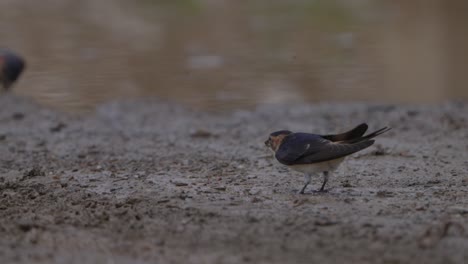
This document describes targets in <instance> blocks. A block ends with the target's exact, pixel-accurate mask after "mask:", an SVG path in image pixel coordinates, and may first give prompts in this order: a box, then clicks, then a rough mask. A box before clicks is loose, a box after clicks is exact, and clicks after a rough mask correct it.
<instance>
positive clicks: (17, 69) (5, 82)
mask: <svg viewBox="0 0 468 264" xmlns="http://www.w3.org/2000/svg"><path fill="white" fill-rule="evenodd" d="M25 65H26V63H25V62H24V59H23V58H21V56H19V55H18V54H16V53H14V52H12V51H9V50H4V49H0V84H1V85H2V86H3V89H4V90H8V89H9V88H10V87H11V85H12V84H13V83H14V82H15V81H16V80H17V79H18V78H19V76H20V75H21V73H22V72H23V69H24V67H25Z"/></svg>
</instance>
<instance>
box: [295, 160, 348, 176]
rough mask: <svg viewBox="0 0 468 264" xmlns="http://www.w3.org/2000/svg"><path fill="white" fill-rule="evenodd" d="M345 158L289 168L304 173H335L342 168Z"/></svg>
mask: <svg viewBox="0 0 468 264" xmlns="http://www.w3.org/2000/svg"><path fill="white" fill-rule="evenodd" d="M344 159H345V158H344V157H342V158H339V159H334V160H327V161H322V162H317V163H311V164H297V165H291V166H289V167H290V168H291V169H293V170H296V171H299V172H303V173H320V172H324V171H334V170H336V169H337V168H338V166H340V164H341V162H343V160H344Z"/></svg>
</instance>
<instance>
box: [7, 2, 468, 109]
mask: <svg viewBox="0 0 468 264" xmlns="http://www.w3.org/2000/svg"><path fill="white" fill-rule="evenodd" d="M467 13H468V2H466V1H463V0H459V1H457V0H454V1H444V0H430V1H406V0H395V1H390V0H387V1H372V0H341V1H340V0H315V1H314V0H249V1H238V0H224V1H219V0H141V1H124V0H99V1H95V0H80V1H76V0H43V1H35V0H4V1H1V2H0V47H9V48H11V49H14V50H16V51H18V52H20V53H21V54H23V55H24V56H25V57H26V58H27V61H28V68H27V71H26V72H25V75H24V76H23V78H22V79H21V80H20V81H19V82H18V83H17V85H16V87H15V92H16V93H17V94H21V95H25V96H29V97H33V98H35V99H36V100H37V101H39V102H41V103H44V104H47V105H50V106H54V107H58V108H60V109H65V110H70V111H77V110H86V109H88V110H89V109H92V108H93V107H94V106H95V105H96V104H99V103H101V102H104V101H108V100H112V99H117V98H129V97H148V96H155V97H159V98H163V99H168V100H172V101H176V102H181V103H183V104H187V105H189V106H192V107H195V108H200V109H206V110H229V109H237V108H249V107H254V106H256V105H258V104H269V103H277V102H280V103H281V102H316V101H323V100H326V101H332V100H333V101H336V100H337V101H350V100H364V101H379V102H407V103H433V102H440V101H444V100H451V99H467V98H468V88H467V84H468V74H467V69H468V67H467V66H468V65H467V64H468V49H467V48H466V47H468V34H466V33H467V32H466V31H467V29H466V28H467V27H466V26H467V25H468V23H467V22H468V16H466V14H467Z"/></svg>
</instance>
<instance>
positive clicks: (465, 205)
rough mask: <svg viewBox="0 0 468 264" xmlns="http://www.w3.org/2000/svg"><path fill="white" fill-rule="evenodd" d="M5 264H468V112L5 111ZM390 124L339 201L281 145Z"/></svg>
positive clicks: (344, 174) (466, 107) (348, 171)
mask: <svg viewBox="0 0 468 264" xmlns="http://www.w3.org/2000/svg"><path fill="white" fill-rule="evenodd" d="M0 108H1V110H0V165H1V167H0V262H1V263H467V260H468V250H467V249H468V221H467V220H468V154H467V151H468V104H463V103H447V104H441V105H437V106H430V107H429V106H426V107H409V106H393V105H368V104H318V105H299V106H297V105H296V106H291V105H283V106H276V107H260V108H258V109H256V110H255V111H237V112H235V113H230V114H212V113H202V112H196V111H193V110H190V109H185V108H184V107H181V106H177V105H173V104H169V103H164V102H159V101H157V100H154V101H151V100H139V101H127V102H116V103H109V104H106V105H102V106H100V107H99V108H98V109H97V110H96V112H95V113H92V114H90V115H86V116H73V115H69V114H65V113H60V112H57V111H53V110H50V109H46V108H44V107H41V106H38V105H36V104H34V103H32V102H30V101H29V100H27V99H24V98H19V97H16V96H12V95H6V96H3V97H1V98H0ZM361 122H367V123H368V124H369V125H370V127H371V129H377V128H380V127H383V126H387V125H388V126H391V127H392V128H393V130H392V131H390V132H388V133H387V134H384V135H382V136H380V137H379V138H378V142H377V143H376V144H375V145H374V146H372V147H370V148H368V149H366V150H364V151H362V152H360V153H357V154H354V155H353V156H351V157H349V158H348V159H347V160H346V161H345V162H344V163H343V164H342V166H341V167H340V169H339V170H338V171H337V173H336V175H335V176H334V177H333V178H332V179H331V181H330V183H329V186H328V187H329V192H328V193H316V192H313V190H314V189H317V188H318V187H319V186H320V183H321V179H320V178H315V179H313V182H312V184H311V185H310V187H309V189H308V193H307V194H305V195H298V194H296V193H295V191H297V190H298V189H299V188H300V187H301V186H302V182H303V177H302V175H300V174H299V173H297V172H292V171H289V170H288V169H287V168H285V167H283V166H281V165H279V164H278V163H277V162H276V161H275V160H274V159H273V158H272V157H271V156H270V153H269V152H268V150H267V149H266V148H265V147H264V145H263V142H264V141H265V140H266V138H267V135H268V134H269V132H271V131H273V130H278V129H284V128H286V129H290V130H294V131H303V132H317V133H324V132H340V131H342V130H346V129H349V128H352V127H353V126H354V125H356V124H358V123H361Z"/></svg>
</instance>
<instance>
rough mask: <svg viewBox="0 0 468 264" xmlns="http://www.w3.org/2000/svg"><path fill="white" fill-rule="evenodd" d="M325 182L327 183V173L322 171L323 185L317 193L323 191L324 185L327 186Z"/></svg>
mask: <svg viewBox="0 0 468 264" xmlns="http://www.w3.org/2000/svg"><path fill="white" fill-rule="evenodd" d="M327 182H328V171H324V172H323V184H322V188H320V190H319V192H323V191H325V185H326V184H327Z"/></svg>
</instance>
